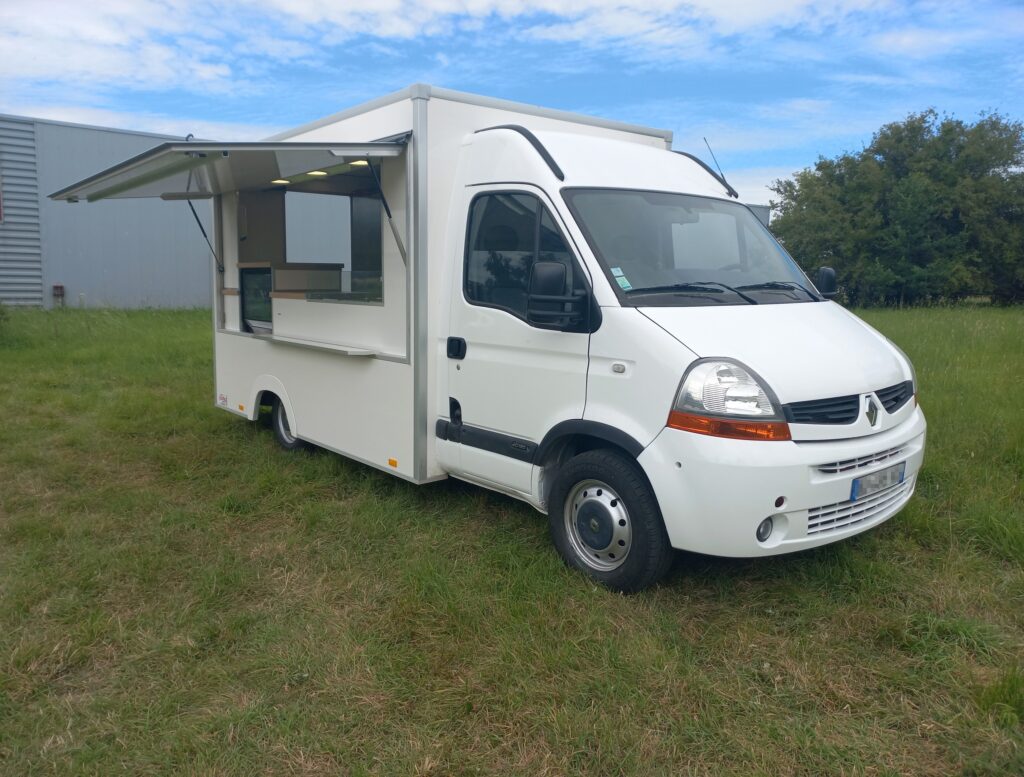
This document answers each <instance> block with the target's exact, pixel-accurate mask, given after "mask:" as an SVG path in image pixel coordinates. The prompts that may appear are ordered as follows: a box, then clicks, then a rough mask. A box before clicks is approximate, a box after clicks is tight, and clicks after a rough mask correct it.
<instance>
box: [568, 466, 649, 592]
mask: <svg viewBox="0 0 1024 777" xmlns="http://www.w3.org/2000/svg"><path fill="white" fill-rule="evenodd" d="M563 512H564V516H565V534H566V536H567V537H568V538H569V544H570V545H572V549H573V552H574V553H575V554H576V556H577V558H579V559H580V561H582V562H583V563H584V564H586V565H587V566H588V567H590V568H591V569H595V570H597V571H598V572H611V571H612V570H614V569H618V568H619V567H620V566H622V564H623V562H624V561H625V560H626V556H627V555H629V549H630V546H631V545H632V544H633V526H632V523H631V522H630V520H629V512H628V511H627V510H626V505H625V504H624V503H623V501H622V498H621V497H620V496H619V495H618V494H616V493H615V491H614V490H613V489H612V488H611V487H609V486H608V484H607V483H602V482H601V481H600V480H583V481H581V482H579V483H577V484H576V485H575V486H574V487H573V489H572V490H571V491H570V492H569V496H568V497H567V498H566V500H565V507H564V511H563Z"/></svg>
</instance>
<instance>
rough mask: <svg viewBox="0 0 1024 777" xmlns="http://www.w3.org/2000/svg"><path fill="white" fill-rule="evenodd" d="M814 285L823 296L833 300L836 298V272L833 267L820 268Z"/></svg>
mask: <svg viewBox="0 0 1024 777" xmlns="http://www.w3.org/2000/svg"><path fill="white" fill-rule="evenodd" d="M814 285H815V286H816V287H817V289H818V291H819V292H821V296H823V297H825V299H832V298H833V297H834V296H836V271H835V270H833V269H832V268H831V267H819V268H818V277H817V278H816V279H815V281H814Z"/></svg>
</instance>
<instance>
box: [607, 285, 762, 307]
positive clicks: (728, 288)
mask: <svg viewBox="0 0 1024 777" xmlns="http://www.w3.org/2000/svg"><path fill="white" fill-rule="evenodd" d="M708 286H718V287H719V288H717V289H709V288H708ZM722 289H725V290H726V291H731V292H732V293H733V294H735V295H736V296H738V297H739V298H740V299H742V300H743V301H745V302H746V303H748V304H750V305H756V304H757V300H756V299H754V298H753V297H751V296H749V295H747V294H744V293H743V292H742V291H740V290H739V289H734V288H733V287H732V286H726V285H725V284H724V283H719V282H718V281H691V282H689V283H667V284H665V285H664V286H645V287H643V288H642V289H632V290H630V291H627V292H626V293H627V294H647V293H651V292H654V293H656V292H659V291H699V292H703V293H705V294H708V293H712V294H721V293H722Z"/></svg>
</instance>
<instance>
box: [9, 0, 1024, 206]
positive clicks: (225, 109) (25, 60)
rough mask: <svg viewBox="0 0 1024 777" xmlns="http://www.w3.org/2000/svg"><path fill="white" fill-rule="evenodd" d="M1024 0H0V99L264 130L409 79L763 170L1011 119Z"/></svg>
mask: <svg viewBox="0 0 1024 777" xmlns="http://www.w3.org/2000/svg"><path fill="white" fill-rule="evenodd" d="M1022 52H1024V0H976V1H975V2H970V0H958V1H957V2H947V0H929V1H927V2H889V1H888V0H818V1H817V2H811V1H809V0H757V1H756V2H751V1H750V0H689V1H688V2H672V1H671V0H666V1H664V2H648V1H647V0H631V1H628V0H627V1H625V2H622V1H615V0H561V1H560V2H555V1H554V0H526V1H525V2H512V1H511V0H420V2H406V1H405V0H378V2H375V3H373V4H372V5H371V4H369V3H351V2H339V1H338V0H335V1H333V2H332V1H331V0H240V1H237V2H226V1H224V0H203V1H202V2H194V1H193V0H90V1H89V2H83V0H74V2H70V1H65V0H34V1H33V2H26V0H0V112H4V113H15V114H25V115H32V116H41V117H45V118H53V119H61V120H65V121H78V122H84V123H90V124H102V125H109V126H117V127H126V128H130V129H141V130H151V131H156V132H167V133H171V134H185V133H188V132H194V133H195V134H196V135H199V136H202V137H209V138H217V139H223V140H238V139H256V138H260V137H264V136H266V135H269V134H271V133H273V132H275V131H278V130H280V129H284V128H287V127H290V126H294V125H297V124H300V123H303V122H305V121H309V120H311V119H314V118H318V117H320V116H323V115H326V114H329V113H333V112H334V111H337V110H340V109H342V108H344V107H347V106H350V105H353V104H356V103H358V102H361V101H363V100H366V99H370V98H372V97H376V96H378V95H381V94H385V93H387V92H391V91H394V90H396V89H399V88H401V87H403V86H407V85H408V84H410V83H414V82H418V81H422V82H427V83H432V84H436V85H439V86H445V87H449V88H453V89H460V90H464V91H470V92H478V93H481V94H486V95H491V96H496V97H503V98H507V99H511V100H519V101H523V102H530V103H536V104H540V105H545V106H550V107H556V108H563V109H567V110H572V111H582V112H584V113H590V114H596V115H600V116H606V117H609V118H613V119H619V120H623V121H630V122H637V123H641V124H648V125H652V126H656V127H663V128H667V129H671V130H673V131H674V132H675V134H676V141H675V147H676V148H680V149H685V150H689V151H692V152H695V153H697V154H699V155H701V156H704V157H705V158H707V156H708V155H707V150H706V148H705V146H704V142H703V140H702V138H703V137H705V136H706V137H707V138H708V140H709V141H710V142H711V144H712V147H713V148H714V150H715V153H716V155H717V157H718V161H719V162H720V163H721V165H722V167H723V168H724V170H725V172H726V175H727V176H728V177H729V179H730V181H732V182H733V183H734V185H736V186H737V188H738V189H739V190H740V192H741V195H742V196H743V197H744V199H746V200H747V201H750V202H766V201H767V200H768V199H769V197H770V196H771V195H770V193H769V192H768V190H767V189H766V188H765V187H766V186H767V184H769V183H770V182H771V181H772V180H774V179H775V178H779V177H785V176H788V175H790V174H792V172H793V171H795V170H799V169H801V168H804V167H807V166H809V165H812V164H813V163H814V161H815V159H817V157H818V156H819V155H824V156H834V155H835V154H838V153H840V152H842V151H845V150H856V149H859V148H860V147H861V146H863V145H864V144H866V143H867V142H869V141H870V138H871V135H872V133H873V132H874V131H875V130H876V129H878V127H879V126H881V125H882V124H884V123H886V122H889V121H898V120H900V119H902V118H904V117H905V116H906V115H907V114H908V113H910V112H915V111H920V110H923V109H926V108H929V107H934V108H936V109H938V110H939V111H940V112H945V113H951V114H954V115H956V116H957V117H959V118H963V119H968V120H970V119H973V118H974V117H976V116H977V115H978V113H979V112H981V111H990V110H997V111H999V112H1000V113H1002V114H1004V115H1005V116H1008V117H1009V118H1012V119H1024V97H1022V95H1024V56H1022Z"/></svg>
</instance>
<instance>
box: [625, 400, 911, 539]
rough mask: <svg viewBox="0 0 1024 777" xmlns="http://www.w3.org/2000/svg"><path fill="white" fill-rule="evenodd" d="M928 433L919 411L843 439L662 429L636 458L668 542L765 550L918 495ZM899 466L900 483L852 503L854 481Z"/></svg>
mask: <svg viewBox="0 0 1024 777" xmlns="http://www.w3.org/2000/svg"><path fill="white" fill-rule="evenodd" d="M925 429H926V423H925V420H924V414H923V413H922V412H921V409H920V408H919V407H915V408H914V411H913V413H912V414H911V415H910V416H909V417H908V418H907V420H906V421H904V422H903V423H901V424H899V425H898V426H895V427H893V428H891V429H888V430H886V431H884V432H880V433H878V434H874V435H870V436H868V437H857V438H854V439H849V440H832V441H813V442H808V441H796V442H794V441H790V442H763V441H747V440H729V439H724V438H720V437H709V436H707V435H701V434H694V433H691V432H683V431H679V430H677V429H669V428H666V429H664V430H662V432H661V434H659V435H658V437H657V438H656V439H655V440H654V442H652V443H651V444H650V445H649V446H648V447H647V448H646V449H645V450H644V452H643V453H641V454H640V457H639V459H638V461H639V463H640V465H641V466H642V467H643V469H644V472H645V473H646V474H647V477H648V479H649V480H650V481H651V486H652V487H653V488H654V493H655V495H656V496H657V498H658V504H659V505H660V507H661V512H662V516H663V517H664V519H665V528H666V529H667V530H668V536H669V539H670V540H671V542H672V546H673V547H675V548H679V549H681V550H690V551H695V552H697V553H707V554H710V555H715V556H734V557H752V556H771V555H776V554H780V553H791V552H793V551H797V550H804V549H806V548H814V547H817V546H819V545H826V544H828V543H830V542H836V541H838V540H842V539H845V538H847V537H851V536H853V535H855V534H859V533H861V532H863V531H866V530H868V529H870V528H872V527H874V526H877V525H878V524H880V523H882V522H883V521H885V520H887V519H889V518H891V517H892V516H893V515H895V514H896V513H897V512H899V511H900V509H902V508H903V506H904V505H905V504H906V503H907V501H908V500H909V499H910V497H911V495H912V494H913V493H914V486H915V484H916V482H917V474H918V472H919V471H920V469H921V464H922V462H923V461H924V444H925ZM900 462H906V469H905V472H904V479H903V482H902V483H899V484H897V485H895V486H891V487H889V488H888V489H885V490H883V491H880V492H878V493H876V494H872V495H870V496H868V497H866V498H861V499H858V500H857V501H855V502H851V501H850V489H851V485H852V482H853V480H854V478H859V477H862V476H863V475H867V474H869V473H871V472H876V471H878V470H881V469H885V468H886V467H890V466H892V465H894V464H898V463H900ZM780 499H781V500H782V501H781V503H780V504H781V506H779V507H776V502H777V501H778V500H780ZM769 516H771V517H772V518H773V523H774V528H773V530H772V533H771V536H769V537H768V539H767V540H765V541H764V542H759V541H758V540H757V538H756V536H755V534H754V532H755V529H756V528H757V525H758V524H759V523H761V521H763V520H764V519H765V518H767V517H769Z"/></svg>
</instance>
